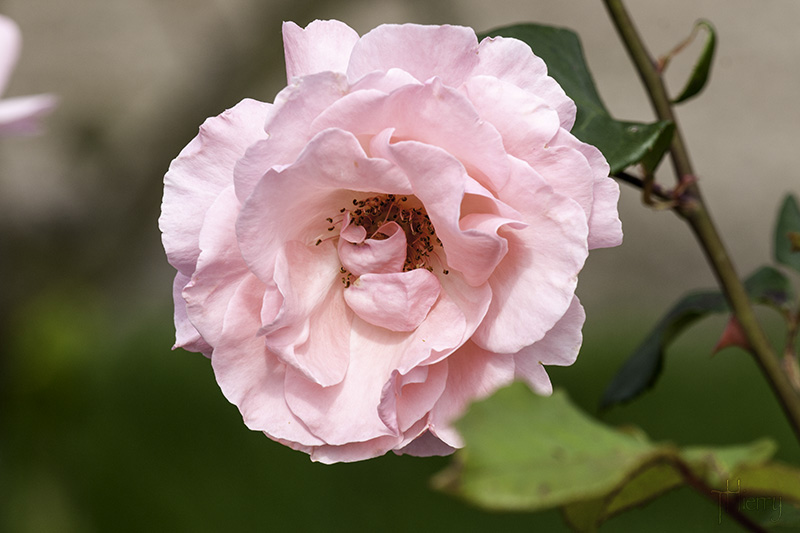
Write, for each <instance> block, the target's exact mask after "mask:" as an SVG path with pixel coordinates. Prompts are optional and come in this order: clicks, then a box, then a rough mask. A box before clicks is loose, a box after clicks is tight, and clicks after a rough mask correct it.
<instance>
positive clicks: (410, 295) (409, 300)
mask: <svg viewBox="0 0 800 533" xmlns="http://www.w3.org/2000/svg"><path fill="white" fill-rule="evenodd" d="M441 289H442V286H441V285H440V284H439V280H438V279H437V278H436V276H434V275H433V274H431V273H430V272H428V271H427V270H425V269H423V268H417V269H414V270H411V271H408V272H393V273H391V274H364V275H363V276H361V277H360V278H358V279H357V280H356V281H355V283H353V285H351V286H350V287H348V288H347V289H345V291H344V299H345V301H346V302H347V305H349V306H350V309H352V310H353V312H354V313H355V314H357V315H358V316H359V317H360V318H361V319H362V320H365V321H367V322H369V323H370V324H373V325H375V326H379V327H382V328H386V329H389V330H391V331H412V330H414V329H416V328H417V326H419V325H420V324H421V323H422V321H423V320H425V317H427V316H428V312H429V311H430V309H431V307H433V304H434V303H435V302H436V300H437V299H438V298H439V292H440V291H441Z"/></svg>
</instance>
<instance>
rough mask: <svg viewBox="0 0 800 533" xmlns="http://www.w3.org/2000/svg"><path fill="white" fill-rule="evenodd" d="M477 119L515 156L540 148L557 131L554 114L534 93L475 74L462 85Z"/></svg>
mask: <svg viewBox="0 0 800 533" xmlns="http://www.w3.org/2000/svg"><path fill="white" fill-rule="evenodd" d="M463 91H464V93H465V94H466V95H467V97H468V98H469V99H470V101H471V102H472V103H473V104H474V105H475V107H476V108H477V110H478V112H479V113H480V115H481V118H483V119H484V120H486V121H488V122H490V123H491V124H492V125H493V126H494V127H495V128H497V131H499V132H500V135H501V136H502V137H503V145H504V146H505V148H506V151H507V152H508V153H509V154H511V155H513V156H516V157H519V158H522V159H525V157H524V156H526V155H529V154H531V153H534V154H535V153H536V152H537V151H539V150H543V149H544V147H545V145H546V144H547V143H548V142H549V141H550V140H551V139H552V138H553V137H554V136H555V135H556V133H558V130H559V128H560V124H559V118H558V113H557V112H556V111H555V110H554V109H553V108H552V107H550V105H548V103H547V102H545V101H544V100H543V99H542V98H540V97H539V96H538V95H536V94H534V93H531V92H528V91H525V90H523V89H521V88H519V87H517V86H516V85H514V84H512V83H510V82H507V81H503V80H498V79H497V78H494V77H491V76H475V77H472V78H470V79H469V80H468V81H467V82H466V83H465V84H464V87H463Z"/></svg>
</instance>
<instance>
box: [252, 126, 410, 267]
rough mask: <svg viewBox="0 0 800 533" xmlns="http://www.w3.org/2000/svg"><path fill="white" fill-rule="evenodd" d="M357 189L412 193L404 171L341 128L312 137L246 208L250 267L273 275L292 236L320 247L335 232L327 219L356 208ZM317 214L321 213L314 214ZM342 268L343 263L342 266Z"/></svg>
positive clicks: (257, 190)
mask: <svg viewBox="0 0 800 533" xmlns="http://www.w3.org/2000/svg"><path fill="white" fill-rule="evenodd" d="M357 191H369V195H370V196H373V195H374V194H381V193H396V194H409V193H410V192H411V187H410V185H409V184H408V180H407V179H406V177H405V175H404V174H403V172H402V171H401V170H400V169H397V168H396V167H395V166H394V165H392V164H391V163H390V162H388V161H385V160H383V159H371V158H368V157H367V155H366V154H365V153H364V150H363V149H362V148H361V145H360V144H359V142H358V140H357V139H356V138H355V137H354V136H353V135H352V134H350V133H348V132H344V131H341V130H325V131H323V132H321V133H320V134H319V135H317V136H316V137H314V139H312V140H311V141H310V142H309V143H308V145H307V147H306V149H305V150H304V151H303V153H302V154H301V155H300V157H299V158H298V159H297V161H296V162H295V164H293V165H291V166H289V167H287V168H285V169H283V170H282V171H280V172H277V171H270V172H269V173H267V175H266V176H264V178H263V179H262V180H261V181H260V182H259V183H258V185H257V186H256V188H255V189H254V190H253V192H252V194H251V195H250V196H249V198H248V199H247V201H246V202H245V204H244V206H243V207H242V211H241V214H240V216H239V220H238V222H237V234H238V237H239V246H240V248H241V250H242V255H243V256H244V258H245V260H246V261H247V264H248V265H249V266H250V269H251V270H252V271H253V273H255V274H256V275H257V276H258V277H259V278H260V279H261V280H262V281H265V282H266V281H269V280H271V279H272V271H273V266H274V264H275V257H276V255H277V253H278V250H280V248H281V247H282V246H283V243H284V242H285V241H287V240H298V241H300V242H304V243H308V244H309V245H314V243H315V242H316V241H318V240H320V239H322V240H324V239H327V238H328V237H329V236H335V235H336V233H335V232H334V231H328V228H334V229H336V228H335V226H334V225H332V224H330V223H329V222H327V220H326V217H331V216H334V215H339V214H340V209H341V208H342V207H343V206H348V205H349V206H350V207H352V205H353V204H352V200H353V199H354V197H355V196H358V197H359V198H363V197H364V194H360V195H359V194H358V193H357ZM308 213H317V214H318V217H309V216H308ZM337 270H338V266H337Z"/></svg>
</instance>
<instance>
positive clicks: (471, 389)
mask: <svg viewBox="0 0 800 533" xmlns="http://www.w3.org/2000/svg"><path fill="white" fill-rule="evenodd" d="M447 369H448V370H447V372H448V373H447V385H446V386H445V389H444V392H443V393H442V396H441V397H440V398H439V400H438V401H437V402H436V406H435V407H434V408H433V410H431V414H430V430H431V432H432V433H433V434H434V435H435V436H436V437H438V438H439V439H441V440H442V441H443V442H444V443H445V444H447V445H449V446H452V447H454V448H461V447H462V446H464V442H463V441H462V439H461V436H460V435H459V434H458V432H457V431H456V430H455V428H454V427H453V422H455V421H456V420H457V419H458V418H460V417H461V415H462V414H464V411H465V410H466V408H467V406H468V405H469V404H470V403H471V402H474V401H478V400H480V399H482V398H485V397H487V396H489V395H490V394H492V393H493V392H494V391H496V390H497V389H499V388H500V387H504V386H506V385H508V384H509V383H511V382H512V381H513V380H514V358H513V356H511V355H502V354H496V353H491V352H487V351H486V350H483V349H481V348H480V347H478V346H477V345H475V344H474V343H472V342H467V343H466V344H464V346H462V347H461V348H460V349H459V350H458V351H456V352H455V353H453V354H452V355H450V357H448V358H447Z"/></svg>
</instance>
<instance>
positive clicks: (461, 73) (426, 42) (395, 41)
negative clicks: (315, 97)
mask: <svg viewBox="0 0 800 533" xmlns="http://www.w3.org/2000/svg"><path fill="white" fill-rule="evenodd" d="M477 48H478V39H477V37H475V32H474V31H473V30H472V29H471V28H465V27H463V26H447V25H445V26H421V25H417V24H403V25H397V24H382V25H380V26H378V27H377V28H375V29H374V30H372V31H370V32H369V33H367V34H365V35H364V36H363V37H362V38H361V40H360V41H358V43H356V45H355V46H354V47H353V53H352V54H351V56H350V65H349V67H348V69H347V79H348V80H350V82H351V83H354V82H356V81H358V80H359V79H361V78H362V77H363V76H366V75H367V74H369V73H370V72H373V71H376V70H377V71H381V72H386V71H387V70H389V69H391V68H399V69H402V70H405V71H406V72H408V73H409V74H411V75H412V76H414V77H415V78H416V79H418V80H419V81H422V82H424V81H427V80H428V79H430V78H432V77H433V76H437V77H439V78H441V79H442V81H444V83H446V84H447V85H450V86H452V87H458V86H459V85H461V83H463V81H464V79H466V76H467V75H468V74H469V73H470V72H471V71H472V70H473V69H474V68H475V66H476V65H477V64H478V57H477V54H476V52H477ZM433 50H435V53H431V51H433Z"/></svg>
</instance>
